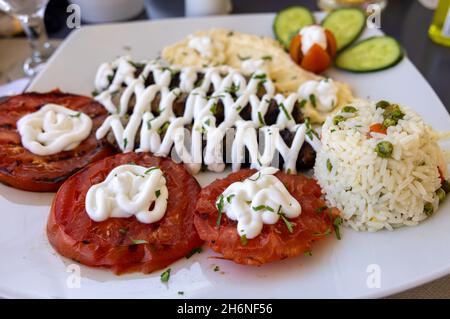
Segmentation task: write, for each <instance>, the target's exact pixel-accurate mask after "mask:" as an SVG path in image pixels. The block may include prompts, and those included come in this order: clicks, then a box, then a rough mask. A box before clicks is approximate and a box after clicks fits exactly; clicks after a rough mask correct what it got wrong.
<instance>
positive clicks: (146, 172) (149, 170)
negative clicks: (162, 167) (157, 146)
mask: <svg viewBox="0 0 450 319" xmlns="http://www.w3.org/2000/svg"><path fill="white" fill-rule="evenodd" d="M155 169H159V167H158V166H153V167H150V168H149V169H148V170H146V171H145V172H144V174H148V173H150V172H151V171H154V170H155Z"/></svg>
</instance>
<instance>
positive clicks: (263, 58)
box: [261, 55, 272, 61]
mask: <svg viewBox="0 0 450 319" xmlns="http://www.w3.org/2000/svg"><path fill="white" fill-rule="evenodd" d="M261 60H264V61H272V56H271V55H264V56H262V57H261Z"/></svg>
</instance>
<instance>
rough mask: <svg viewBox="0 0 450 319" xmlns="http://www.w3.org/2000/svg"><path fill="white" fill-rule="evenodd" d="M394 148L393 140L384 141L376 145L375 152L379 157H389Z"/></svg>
mask: <svg viewBox="0 0 450 319" xmlns="http://www.w3.org/2000/svg"><path fill="white" fill-rule="evenodd" d="M393 150H394V146H393V145H392V143H391V142H388V141H383V142H380V143H378V144H377V146H375V152H376V153H377V154H378V156H379V157H382V158H389V157H391V155H392V151H393Z"/></svg>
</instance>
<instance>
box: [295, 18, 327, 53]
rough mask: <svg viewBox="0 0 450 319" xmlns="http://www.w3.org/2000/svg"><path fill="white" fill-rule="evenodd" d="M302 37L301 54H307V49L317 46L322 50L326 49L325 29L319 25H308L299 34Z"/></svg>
mask: <svg viewBox="0 0 450 319" xmlns="http://www.w3.org/2000/svg"><path fill="white" fill-rule="evenodd" d="M299 34H300V35H301V36H302V53H303V55H306V54H308V51H309V49H311V47H312V46H313V45H314V44H317V45H318V46H320V47H321V48H322V49H324V50H326V49H327V36H326V34H325V29H324V28H323V27H321V26H320V25H310V26H306V27H304V28H302V29H301V30H300V32H299Z"/></svg>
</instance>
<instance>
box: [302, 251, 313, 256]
mask: <svg viewBox="0 0 450 319" xmlns="http://www.w3.org/2000/svg"><path fill="white" fill-rule="evenodd" d="M303 255H305V256H312V251H311V250H308V251H305V252H304V253H303Z"/></svg>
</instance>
